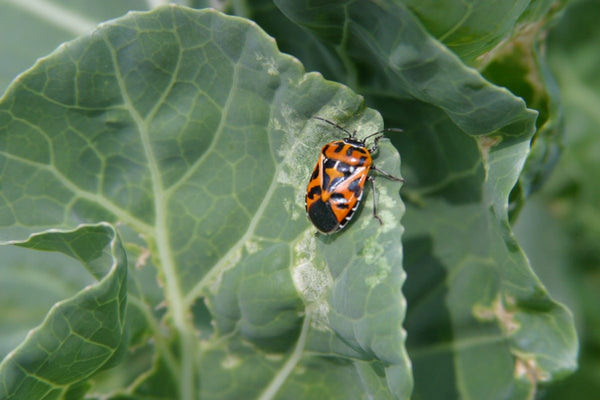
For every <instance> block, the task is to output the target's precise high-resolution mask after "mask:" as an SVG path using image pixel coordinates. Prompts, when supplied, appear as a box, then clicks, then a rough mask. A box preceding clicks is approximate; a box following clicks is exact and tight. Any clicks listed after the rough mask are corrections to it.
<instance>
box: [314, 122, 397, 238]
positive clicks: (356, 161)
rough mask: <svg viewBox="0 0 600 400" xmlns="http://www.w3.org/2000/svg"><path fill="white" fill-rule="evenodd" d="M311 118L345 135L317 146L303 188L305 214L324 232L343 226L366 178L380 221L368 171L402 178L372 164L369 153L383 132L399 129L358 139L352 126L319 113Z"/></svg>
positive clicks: (352, 209) (394, 130) (328, 232)
mask: <svg viewBox="0 0 600 400" xmlns="http://www.w3.org/2000/svg"><path fill="white" fill-rule="evenodd" d="M313 118H314V119H318V120H320V121H323V122H326V123H328V124H329V125H332V126H334V127H336V128H338V129H340V130H341V131H343V132H345V133H346V135H347V137H346V138H344V139H341V140H335V141H333V142H330V143H327V144H326V145H325V146H323V148H322V149H321V154H320V155H319V160H318V161H317V165H316V166H315V169H314V170H313V173H312V175H311V177H310V181H309V182H308V187H307V188H306V199H305V207H306V213H307V214H308V218H309V219H310V221H311V222H312V223H313V225H314V226H315V227H316V228H317V229H318V230H319V231H320V232H321V233H324V234H331V233H335V232H337V231H339V230H340V229H342V228H344V226H346V224H347V223H348V221H350V220H351V219H352V216H353V215H354V212H355V211H356V209H357V208H358V206H359V204H360V201H361V199H362V196H363V191H364V187H365V183H366V181H367V180H368V181H370V182H371V187H372V188H373V217H375V219H377V221H379V223H380V224H382V225H383V222H382V221H381V218H379V216H377V201H376V198H375V197H376V191H375V177H374V176H371V175H369V171H370V170H373V171H376V172H378V173H379V174H381V175H383V176H385V177H387V178H388V179H391V180H394V181H400V182H404V179H402V178H396V177H395V176H392V175H390V174H388V173H387V172H384V171H382V170H380V169H378V168H376V167H375V165H373V159H372V154H373V153H374V152H376V151H377V143H378V142H379V140H380V139H381V138H382V137H383V132H388V131H393V132H402V130H401V129H393V128H388V129H383V130H381V131H377V132H375V133H372V134H370V135H368V136H366V137H365V138H364V139H362V140H361V139H358V138H357V137H356V130H354V132H352V133H350V132H349V131H348V130H347V129H345V128H343V127H341V126H340V125H338V124H336V123H335V122H332V121H329V120H327V119H325V118H321V117H313ZM372 137H373V138H374V139H373V144H372V146H371V147H370V148H368V147H367V144H366V141H367V139H369V138H372Z"/></svg>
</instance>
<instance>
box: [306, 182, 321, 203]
mask: <svg viewBox="0 0 600 400" xmlns="http://www.w3.org/2000/svg"><path fill="white" fill-rule="evenodd" d="M320 195H321V186H319V185H317V186H313V187H312V189H310V191H309V192H308V193H307V194H306V197H308V198H309V199H311V200H312V199H313V197H315V196H320Z"/></svg>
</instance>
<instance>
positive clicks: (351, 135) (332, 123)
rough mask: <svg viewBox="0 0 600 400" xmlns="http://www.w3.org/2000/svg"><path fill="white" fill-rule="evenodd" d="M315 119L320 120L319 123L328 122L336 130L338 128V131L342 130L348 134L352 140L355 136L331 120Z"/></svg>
mask: <svg viewBox="0 0 600 400" xmlns="http://www.w3.org/2000/svg"><path fill="white" fill-rule="evenodd" d="M313 118H314V119H318V120H319V121H323V122H327V123H328V124H329V125H332V126H335V127H336V128H338V129H340V130H342V131H344V132H346V133H347V134H348V137H349V138H352V137H354V135H353V134H352V133H350V132H349V131H348V130H347V129H346V128H344V127H342V126H340V125H338V124H336V123H335V122H333V121H330V120H328V119H325V118H321V117H313Z"/></svg>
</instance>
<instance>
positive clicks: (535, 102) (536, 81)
mask: <svg viewBox="0 0 600 400" xmlns="http://www.w3.org/2000/svg"><path fill="white" fill-rule="evenodd" d="M554 12H555V11H554ZM552 17H553V13H552V14H550V15H544V16H542V18H541V19H540V20H539V21H533V22H531V23H528V24H522V25H521V28H520V31H519V34H518V35H517V36H515V37H514V38H512V40H508V41H506V42H505V43H504V44H503V45H502V46H499V47H498V48H496V49H495V50H494V51H493V52H490V53H489V54H488V55H487V57H488V58H489V59H488V60H487V61H486V65H485V68H484V69H483V71H482V73H483V75H484V76H485V77H486V78H487V79H489V80H490V81H492V82H494V83H495V84H497V85H501V86H504V87H506V88H508V89H510V90H511V92H512V93H515V94H516V95H518V96H521V97H522V98H523V100H524V101H525V102H526V104H527V106H528V107H530V108H532V109H535V110H538V111H539V113H540V114H539V115H538V118H537V120H536V128H537V129H536V133H535V136H534V137H533V139H532V142H531V149H530V152H529V155H528V156H527V160H526V162H525V165H524V167H523V171H522V173H521V176H520V177H519V181H518V183H517V185H516V186H515V187H514V188H513V189H512V192H511V194H510V205H509V216H510V219H511V221H514V220H516V217H517V216H518V214H519V211H520V209H521V207H523V205H524V204H525V201H526V199H527V198H528V197H529V196H530V195H531V194H532V193H534V192H536V191H538V190H539V189H540V188H541V187H542V185H543V184H544V183H545V182H546V181H547V180H548V178H549V177H550V174H551V172H552V171H553V170H554V167H555V166H556V163H557V162H558V159H559V156H560V153H561V148H562V140H563V135H564V113H563V109H562V104H561V100H560V92H559V90H558V87H557V84H556V82H555V79H554V77H553V75H552V73H551V72H550V70H549V68H548V65H547V61H546V58H545V56H544V54H543V51H542V50H541V47H542V46H544V45H545V37H546V31H547V27H548V25H549V24H548V21H551V20H552Z"/></svg>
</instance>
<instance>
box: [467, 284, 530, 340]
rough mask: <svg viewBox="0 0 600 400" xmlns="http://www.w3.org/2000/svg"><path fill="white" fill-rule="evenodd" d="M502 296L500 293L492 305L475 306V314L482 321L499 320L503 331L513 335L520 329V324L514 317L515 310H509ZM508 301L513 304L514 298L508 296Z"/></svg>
mask: <svg viewBox="0 0 600 400" xmlns="http://www.w3.org/2000/svg"><path fill="white" fill-rule="evenodd" d="M501 296H502V295H500V294H499V295H498V296H497V297H496V299H495V300H494V301H493V303H492V305H491V306H482V305H481V304H476V305H475V306H473V315H474V316H475V318H477V319H479V320H481V321H493V320H496V321H498V325H499V326H500V328H501V329H502V331H503V332H505V333H506V334H507V335H511V334H513V333H515V332H516V331H517V330H518V329H519V324H518V323H517V321H515V319H514V315H515V314H514V312H511V311H509V310H507V309H506V307H505V306H504V303H503V301H502V298H501ZM506 302H507V303H508V304H513V303H514V299H512V298H510V297H507V298H506Z"/></svg>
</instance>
